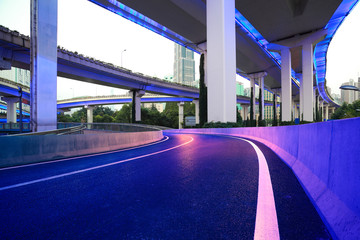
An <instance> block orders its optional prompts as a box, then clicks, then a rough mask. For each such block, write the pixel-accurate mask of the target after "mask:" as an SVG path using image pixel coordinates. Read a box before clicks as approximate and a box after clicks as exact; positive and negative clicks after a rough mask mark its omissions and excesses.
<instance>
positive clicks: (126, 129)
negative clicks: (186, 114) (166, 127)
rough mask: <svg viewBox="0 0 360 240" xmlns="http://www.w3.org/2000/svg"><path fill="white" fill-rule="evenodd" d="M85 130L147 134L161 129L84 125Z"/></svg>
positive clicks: (136, 125) (117, 124)
mask: <svg viewBox="0 0 360 240" xmlns="http://www.w3.org/2000/svg"><path fill="white" fill-rule="evenodd" d="M85 125H86V127H87V130H96V131H109V132H149V131H161V130H162V127H159V126H152V125H145V124H133V123H86V124H85Z"/></svg>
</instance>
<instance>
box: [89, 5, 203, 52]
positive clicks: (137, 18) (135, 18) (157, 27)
mask: <svg viewBox="0 0 360 240" xmlns="http://www.w3.org/2000/svg"><path fill="white" fill-rule="evenodd" d="M89 1H90V2H92V3H95V4H97V5H99V6H101V7H103V8H105V9H107V10H109V11H111V12H113V13H116V14H118V15H120V16H122V17H124V18H126V19H128V20H130V21H132V22H134V23H136V24H138V25H140V26H142V27H144V28H147V29H149V30H150V31H153V32H155V33H157V34H159V35H161V36H163V37H166V38H167V39H169V40H171V41H173V42H176V43H177V44H179V45H182V46H184V47H186V48H188V49H190V50H192V51H194V52H197V53H199V51H198V50H197V49H196V45H195V44H193V43H192V42H191V41H190V40H188V39H186V38H184V37H182V36H180V35H179V34H177V33H175V32H173V31H171V30H170V29H168V28H166V27H165V26H163V25H161V24H159V23H157V22H156V21H154V20H152V19H150V18H148V17H146V16H144V15H143V14H141V13H139V12H137V11H135V10H134V9H132V8H130V7H128V6H126V5H124V4H122V3H120V2H118V1H117V0H107V2H108V3H109V4H111V6H105V5H103V4H100V3H98V2H97V1H96V0H89Z"/></svg>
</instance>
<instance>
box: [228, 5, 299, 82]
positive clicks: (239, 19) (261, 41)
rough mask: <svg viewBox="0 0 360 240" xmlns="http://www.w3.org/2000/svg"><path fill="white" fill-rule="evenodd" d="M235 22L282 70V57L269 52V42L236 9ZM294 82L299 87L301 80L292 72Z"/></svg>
mask: <svg viewBox="0 0 360 240" xmlns="http://www.w3.org/2000/svg"><path fill="white" fill-rule="evenodd" d="M235 22H236V24H237V25H238V26H239V27H241V28H242V29H243V30H244V31H245V32H247V33H248V35H249V36H250V37H251V38H252V39H253V40H254V42H256V43H257V44H258V45H259V46H260V47H261V49H262V50H263V51H264V52H265V53H266V54H267V55H268V56H269V57H270V58H271V59H273V61H274V62H275V64H276V65H277V66H278V67H279V68H281V55H280V54H279V53H277V52H270V51H269V50H267V47H266V45H267V44H269V42H268V41H267V40H266V39H265V38H264V37H263V36H262V35H261V34H260V33H259V32H258V31H257V30H256V28H255V27H254V26H253V25H251V23H250V22H249V21H248V20H247V19H246V18H245V17H244V16H243V15H242V14H241V13H240V12H239V11H238V10H237V9H235ZM291 76H292V81H293V82H294V83H295V84H296V85H297V86H298V87H299V86H300V83H299V80H298V79H297V78H296V76H295V71H294V70H291Z"/></svg>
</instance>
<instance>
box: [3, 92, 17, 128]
mask: <svg viewBox="0 0 360 240" xmlns="http://www.w3.org/2000/svg"><path fill="white" fill-rule="evenodd" d="M1 100H3V101H5V102H6V122H7V123H16V103H17V102H18V101H19V98H18V97H2V98H1Z"/></svg>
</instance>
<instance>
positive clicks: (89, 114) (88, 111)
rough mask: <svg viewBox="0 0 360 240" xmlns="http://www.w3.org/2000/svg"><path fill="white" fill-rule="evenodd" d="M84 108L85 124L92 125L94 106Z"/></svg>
mask: <svg viewBox="0 0 360 240" xmlns="http://www.w3.org/2000/svg"><path fill="white" fill-rule="evenodd" d="M85 108H86V115H87V123H93V122H94V114H93V112H94V108H95V106H85Z"/></svg>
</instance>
